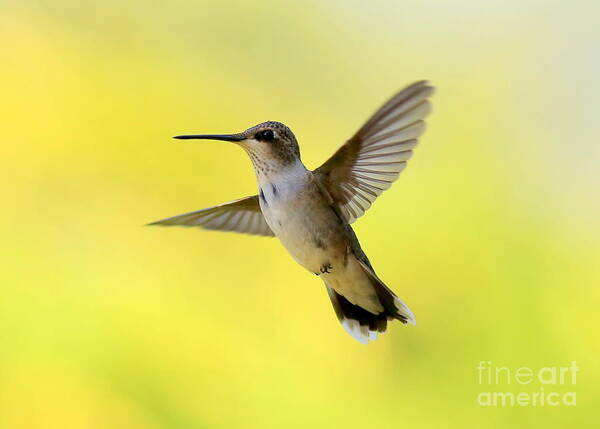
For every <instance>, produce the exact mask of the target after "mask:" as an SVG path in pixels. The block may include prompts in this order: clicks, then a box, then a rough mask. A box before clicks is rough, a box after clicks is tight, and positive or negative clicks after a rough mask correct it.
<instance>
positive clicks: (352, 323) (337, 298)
mask: <svg viewBox="0 0 600 429" xmlns="http://www.w3.org/2000/svg"><path fill="white" fill-rule="evenodd" d="M327 293H329V297H330V298H331V303H332V304H333V309H334V310H335V314H336V315H337V317H338V319H339V321H340V323H341V324H342V327H343V328H344V329H345V330H346V332H348V333H349V334H350V335H351V336H352V337H353V338H354V339H355V340H357V341H359V342H361V343H363V344H366V343H368V342H369V341H370V340H374V339H375V338H377V333H379V332H385V330H386V328H387V321H388V316H387V314H386V313H385V312H382V313H380V314H373V313H371V312H370V311H367V310H365V309H364V308H362V307H359V306H358V305H355V304H352V303H351V302H350V301H348V300H347V299H346V298H344V296H343V295H340V294H339V293H337V292H336V291H335V290H333V288H332V287H331V286H329V285H328V286H327Z"/></svg>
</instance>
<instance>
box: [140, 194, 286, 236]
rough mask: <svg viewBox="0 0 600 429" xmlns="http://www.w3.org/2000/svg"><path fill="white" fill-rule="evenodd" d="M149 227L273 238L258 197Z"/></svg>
mask: <svg viewBox="0 0 600 429" xmlns="http://www.w3.org/2000/svg"><path fill="white" fill-rule="evenodd" d="M149 225H161V226H198V227H201V228H205V229H213V230H218V231H233V232H242V233H245V234H254V235H263V236H267V237H274V236H275V234H273V231H271V228H269V225H267V222H266V221H265V218H264V216H263V214H262V211H261V210H260V205H259V203H258V195H253V196H251V197H246V198H241V199H239V200H235V201H231V202H228V203H224V204H220V205H218V206H214V207H209V208H207V209H203V210H198V211H195V212H191V213H185V214H182V215H179V216H173V217H170V218H167V219H162V220H159V221H156V222H152V223H151V224H149Z"/></svg>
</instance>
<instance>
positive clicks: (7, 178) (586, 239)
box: [0, 0, 600, 429]
mask: <svg viewBox="0 0 600 429" xmlns="http://www.w3.org/2000/svg"><path fill="white" fill-rule="evenodd" d="M599 13H600V7H599V5H598V2H595V1H589V2H586V1H575V2H569V3H565V2H558V1H541V0H540V1H536V0H525V1H523V0H519V1H517V0H510V1H499V0H495V1H486V2H476V1H456V2H437V1H431V0H427V1H404V2H381V1H375V2H364V1H358V0H350V1H333V0H331V1H307V2H297V1H295V2H294V1H289V2H287V1H286V2H281V1H266V2H235V1H221V2H193V1H180V0H173V1H170V2H157V1H147V0H146V1H137V0H130V1H126V2H123V1H116V0H103V1H100V2H81V1H75V0H72V1H71V0H54V1H31V0H30V1H23V0H21V1H10V0H8V1H7V0H4V1H3V2H2V3H1V4H0V37H1V40H2V43H0V58H2V63H1V64H0V82H1V88H2V92H1V94H2V97H1V98H2V102H1V103H0V115H1V119H0V123H1V124H2V127H1V130H2V131H1V137H0V142H1V148H2V155H1V156H0V168H1V169H0V174H1V180H0V195H1V196H2V202H3V208H2V211H1V222H0V234H1V237H2V246H1V247H0V252H1V254H0V256H1V259H0V261H1V264H2V269H1V272H2V274H1V277H0V279H1V284H0V347H1V349H0V350H1V354H0V428H2V429H4V428H86V429H87V428H177V429H179V428H194V429H195V428H271V427H273V428H280V427H284V428H305V427H314V428H338V427H339V428H355V427H356V428H359V427H360V428H365V427H367V428H371V427H378V428H402V427H406V428H455V427H456V428H458V427H486V428H509V427H510V428H512V427H546V428H547V427H566V426H567V425H569V426H570V427H591V426H593V425H594V423H593V422H594V421H595V422H596V424H597V423H598V420H599V418H600V410H599V409H598V406H597V405H598V399H599V398H600V365H599V364H598V355H599V353H600V341H599V335H598V332H597V328H598V324H599V322H600V314H599V308H600V292H599V290H598V286H599V283H600V282H599V278H600V270H599V268H598V265H599V257H600V198H599V196H600V192H599V188H600V187H599V185H600V175H599V174H598V172H599V167H598V166H599V163H600V149H599V146H600V145H599V139H598V135H600V121H598V116H599V115H600V101H599V99H600V84H599V80H598V75H599V73H600V57H599V56H598V46H599V43H600V30H599V28H598V23H597V19H598V14H599ZM419 79H430V80H431V81H432V83H433V84H434V85H435V86H437V87H438V92H437V94H436V95H435V97H434V99H433V103H434V113H433V115H432V116H431V117H430V119H429V128H428V131H427V132H426V134H425V136H424V138H423V139H422V142H421V144H420V146H419V147H418V149H417V151H416V155H415V157H414V158H413V160H412V161H411V162H410V166H409V168H408V169H407V170H406V171H405V172H404V173H403V174H402V176H401V178H400V180H399V181H398V182H397V183H396V184H395V185H394V186H393V187H392V189H391V190H389V191H387V192H386V193H385V194H384V195H383V196H382V197H381V198H380V199H378V201H377V202H376V203H375V204H374V206H373V208H371V209H370V210H369V212H368V213H367V215H366V216H365V217H364V218H362V219H360V220H359V221H358V222H357V223H356V224H355V229H356V231H357V233H358V235H359V237H360V239H361V242H362V245H363V248H364V250H365V251H366V252H367V254H368V255H369V257H370V259H371V261H372V262H373V264H374V266H375V267H376V269H377V270H378V273H379V275H380V276H381V277H382V278H383V279H384V280H385V281H386V283H387V284H388V285H390V287H392V288H393V289H394V290H395V291H396V292H397V293H398V294H399V295H400V296H401V297H402V298H403V299H404V300H405V301H406V302H407V303H408V304H409V305H410V307H411V308H412V309H413V311H414V312H415V313H416V316H417V319H418V322H419V323H418V325H417V326H416V327H410V328H407V327H404V326H402V325H400V324H399V323H394V324H392V325H391V327H390V329H389V331H388V333H386V334H385V335H383V336H381V337H380V338H379V339H378V340H377V341H375V342H373V343H371V344H369V345H368V346H363V345H361V344H359V343H357V342H355V341H354V340H353V339H352V338H351V337H350V336H348V335H347V334H346V333H345V332H344V331H343V330H342V328H341V327H340V326H339V324H338V322H337V320H336V318H335V315H334V312H333V311H332V308H331V304H330V302H329V299H328V297H327V294H326V293H325V290H324V288H323V285H322V283H321V281H320V280H318V279H317V278H315V277H314V276H312V275H310V274H308V273H307V272H305V271H304V270H303V269H302V268H300V267H299V266H298V265H296V264H295V263H294V262H293V261H292V259H291V258H290V257H289V256H288V255H287V254H286V253H285V251H284V250H283V248H282V246H281V245H280V244H279V243H278V242H277V241H276V240H273V239H266V238H258V237H251V236H245V235H236V234H227V233H217V232H209V231H202V230H187V229H177V228H169V229H167V228H146V227H143V225H144V224H146V223H148V222H150V221H154V220H157V219H160V218H164V217H167V216H171V215H176V214H180V213H182V212H186V211H190V210H195V209H200V208H203V207H207V206H211V205H214V204H217V203H221V202H224V201H228V200H231V199H235V198H239V197H242V196H246V195H251V194H253V193H255V192H256V191H255V183H254V174H253V172H252V169H251V166H250V162H249V161H248V159H246V155H245V154H244V153H243V151H241V150H239V148H237V147H235V146H234V145H229V144H224V143H220V142H199V141H196V142H181V141H174V140H172V139H171V138H170V137H171V136H173V135H176V134H182V133H220V132H238V131H241V130H244V129H245V128H247V127H249V126H251V125H254V124H256V123H258V122H262V121H265V120H278V121H282V122H284V123H286V124H288V125H289V126H290V127H291V128H292V129H293V130H294V132H295V134H296V136H297V137H298V139H299V141H300V144H301V149H302V155H303V160H304V162H305V163H306V164H307V166H309V167H311V168H315V167H317V166H318V165H319V164H320V163H321V162H322V161H324V160H325V159H326V158H327V157H328V156H329V155H330V154H331V153H332V152H333V151H334V150H335V149H336V148H337V147H338V146H339V145H340V144H342V143H343V142H344V141H345V139H346V138H348V137H349V136H351V135H352V134H353V133H354V131H355V130H356V129H357V128H358V127H359V126H360V125H361V124H362V122H363V121H364V120H366V119H367V117H368V116H369V115H370V114H371V113H372V112H373V111H374V110H375V109H376V108H377V107H378V106H379V105H380V104H381V103H382V102H383V101H385V100H386V99H387V98H388V97H390V96H391V95H392V94H393V93H394V91H396V90H397V89H399V88H401V87H402V86H404V85H406V84H408V83H411V82H413V81H416V80H419ZM481 361H490V362H492V363H493V365H503V366H508V367H510V368H518V367H521V366H527V367H531V368H534V369H535V368H540V367H547V366H564V365H568V364H570V362H572V361H576V362H577V365H578V367H579V368H580V373H579V375H578V378H577V384H576V386H573V389H574V390H575V391H576V392H577V406H575V407H569V406H564V405H561V406H557V407H551V406H546V407H532V406H526V407H519V406H513V407H510V406H509V407H484V406H481V405H479V404H478V400H477V398H478V394H479V393H480V392H481V391H482V389H483V390H489V388H485V387H482V386H481V385H480V384H478V378H477V376H478V374H477V369H476V368H477V366H478V364H479V362H481ZM539 387H540V386H539V385H536V386H532V387H531V389H530V390H538V389H539ZM494 388H495V387H494ZM521 388H525V390H527V386H520V387H518V389H521ZM561 388H562V387H561ZM511 389H517V387H516V386H499V390H511Z"/></svg>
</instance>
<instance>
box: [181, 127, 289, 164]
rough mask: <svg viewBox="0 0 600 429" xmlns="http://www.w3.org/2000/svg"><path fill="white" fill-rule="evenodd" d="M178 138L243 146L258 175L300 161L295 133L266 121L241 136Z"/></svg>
mask: <svg viewBox="0 0 600 429" xmlns="http://www.w3.org/2000/svg"><path fill="white" fill-rule="evenodd" d="M175 138H176V139H206V140H224V141H230V142H233V143H236V144H238V145H240V146H241V147H242V148H244V150H245V151H246V152H247V153H248V155H249V156H250V159H251V160H252V164H253V165H254V168H255V170H256V172H257V174H268V173H272V172H277V171H280V170H281V169H283V168H285V167H286V166H288V165H292V164H295V163H296V162H299V161H300V149H299V148H298V142H297V141H296V137H295V136H294V133H292V131H291V130H290V129H289V128H288V127H286V126H285V125H284V124H282V123H281V122H274V121H269V122H263V123H262V124H258V125H255V126H253V127H251V128H248V129H247V130H246V131H244V132H241V133H237V134H193V135H183V136H175Z"/></svg>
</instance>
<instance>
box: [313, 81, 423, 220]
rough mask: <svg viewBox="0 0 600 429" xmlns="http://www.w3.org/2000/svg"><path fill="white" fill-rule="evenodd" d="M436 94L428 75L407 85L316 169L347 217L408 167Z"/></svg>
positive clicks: (353, 215) (363, 207) (356, 213)
mask: <svg viewBox="0 0 600 429" xmlns="http://www.w3.org/2000/svg"><path fill="white" fill-rule="evenodd" d="M431 94H433V87H431V86H429V85H428V84H427V82H426V81H421V82H417V83H414V84H412V85H410V86H408V87H406V88H405V89H403V90H402V91H400V92H399V93H398V94H396V95H395V96H394V97H392V98H391V99H390V100H389V101H388V102H387V103H385V104H384V105H383V106H382V107H381V108H380V109H379V110H378V111H377V112H375V114H374V115H373V116H372V117H371V119H369V120H368V121H367V123H366V124H364V125H363V126H362V128H361V129H360V130H358V132H357V133H356V134H355V135H354V136H353V137H352V138H351V139H350V140H348V141H347V142H346V144H344V145H343V146H342V147H341V148H339V149H338V151H337V152H336V153H335V154H333V156H332V157H331V158H329V159H328V160H327V162H325V163H324V164H323V165H322V166H321V167H319V168H317V169H316V170H315V174H316V175H317V177H318V178H319V179H320V180H321V183H323V185H324V186H325V187H326V188H327V190H328V191H329V193H330V194H331V196H332V198H333V199H334V202H335V204H336V205H337V207H338V208H339V210H340V212H341V214H342V215H343V216H344V217H345V219H346V221H347V222H348V223H352V222H354V221H355V220H356V219H358V218H359V217H360V216H362V215H363V213H364V212H365V211H366V210H367V209H368V208H369V207H370V206H371V204H372V203H373V202H374V201H375V199H376V198H377V197H378V196H379V195H380V194H381V193H382V192H383V191H384V190H386V189H387V188H389V187H390V186H391V184H392V182H394V181H395V180H396V179H397V178H398V175H399V174H400V172H401V171H402V170H404V168H405V167H406V161H408V159H409V158H410V157H411V156H412V149H413V148H414V147H415V146H416V145H417V142H418V140H417V139H418V138H419V136H421V134H423V131H425V122H423V118H425V117H426V116H427V115H428V114H429V112H430V111H431V105H430V103H429V101H428V97H429V96H431Z"/></svg>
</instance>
